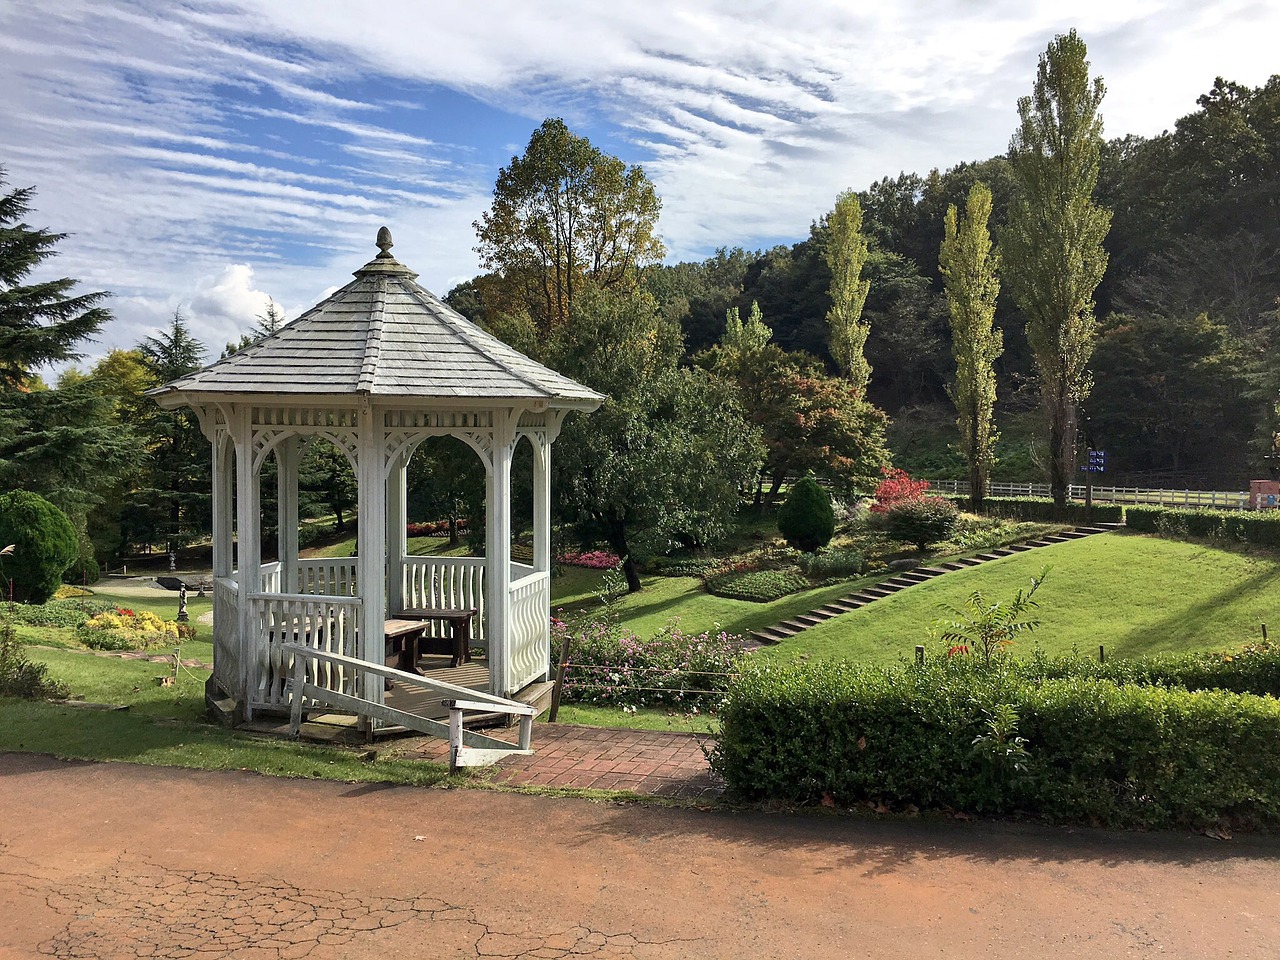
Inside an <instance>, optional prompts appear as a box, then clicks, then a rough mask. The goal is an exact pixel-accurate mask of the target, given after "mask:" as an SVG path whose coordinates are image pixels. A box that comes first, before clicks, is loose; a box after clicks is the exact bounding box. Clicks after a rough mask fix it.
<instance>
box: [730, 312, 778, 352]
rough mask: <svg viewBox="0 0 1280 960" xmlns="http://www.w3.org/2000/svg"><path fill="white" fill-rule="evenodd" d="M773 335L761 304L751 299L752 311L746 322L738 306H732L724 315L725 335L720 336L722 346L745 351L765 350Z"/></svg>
mask: <svg viewBox="0 0 1280 960" xmlns="http://www.w3.org/2000/svg"><path fill="white" fill-rule="evenodd" d="M772 337H773V331H772V330H770V329H769V325H768V324H766V323H765V322H764V314H763V313H762V312H761V310H760V304H759V303H757V302H756V301H755V300H752V301H751V313H749V314H748V315H747V320H746V322H745V323H744V322H743V320H742V316H741V315H740V314H739V313H738V308H737V307H730V308H729V309H728V310H726V311H725V315H724V336H723V337H721V338H720V344H721V346H724V347H727V348H730V349H734V350H744V351H748V352H750V351H758V350H763V349H764V345H765V344H766V343H768V342H769V340H770V339H771V338H772Z"/></svg>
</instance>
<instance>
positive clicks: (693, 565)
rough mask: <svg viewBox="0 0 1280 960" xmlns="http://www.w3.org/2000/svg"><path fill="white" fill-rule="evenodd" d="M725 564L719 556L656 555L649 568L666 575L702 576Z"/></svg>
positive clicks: (653, 571)
mask: <svg viewBox="0 0 1280 960" xmlns="http://www.w3.org/2000/svg"><path fill="white" fill-rule="evenodd" d="M725 566H726V561H724V560H722V559H720V558H719V557H654V558H653V559H652V560H650V561H649V566H648V569H649V571H650V572H652V573H656V574H659V575H660V576H664V577H702V576H706V575H707V574H708V573H714V572H715V571H717V570H722V569H724V567H725Z"/></svg>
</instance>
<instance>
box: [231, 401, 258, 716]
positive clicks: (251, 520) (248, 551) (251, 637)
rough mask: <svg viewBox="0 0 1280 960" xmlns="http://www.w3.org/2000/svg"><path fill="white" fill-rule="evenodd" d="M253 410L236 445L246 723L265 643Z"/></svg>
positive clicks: (241, 422)
mask: <svg viewBox="0 0 1280 960" xmlns="http://www.w3.org/2000/svg"><path fill="white" fill-rule="evenodd" d="M252 413H253V411H252V410H251V409H248V408H246V409H244V410H240V411H238V414H239V415H238V417H237V423H236V431H235V445H236V540H237V542H238V545H239V561H240V563H239V569H240V578H239V594H240V670H241V676H242V678H243V689H244V698H245V719H246V720H252V719H253V708H252V706H251V704H252V701H253V697H254V693H255V691H256V690H257V688H258V672H259V671H260V670H261V669H262V665H261V663H260V654H261V653H262V651H261V650H260V649H259V648H260V646H261V644H262V643H263V642H264V641H263V638H262V636H261V635H260V631H259V630H258V622H257V616H256V614H257V611H256V610H255V609H254V607H253V603H252V601H251V600H250V599H249V597H250V595H252V594H255V593H258V592H259V590H260V586H261V585H260V583H259V581H260V579H261V572H260V568H261V566H262V523H261V507H260V506H259V501H260V499H261V494H260V491H259V488H258V476H257V474H256V473H255V472H254V469H253V424H252Z"/></svg>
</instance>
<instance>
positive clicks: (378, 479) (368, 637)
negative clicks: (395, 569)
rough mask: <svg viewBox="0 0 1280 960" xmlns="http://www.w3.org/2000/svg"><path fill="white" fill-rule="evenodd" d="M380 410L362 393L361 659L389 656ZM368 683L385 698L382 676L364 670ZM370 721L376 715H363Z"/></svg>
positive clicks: (368, 694)
mask: <svg viewBox="0 0 1280 960" xmlns="http://www.w3.org/2000/svg"><path fill="white" fill-rule="evenodd" d="M384 433H385V431H384V429H383V426H382V412H381V411H380V410H375V409H373V408H372V405H371V404H370V403H369V400H368V398H367V397H366V398H364V399H363V400H362V401H361V404H360V428H359V456H358V457H357V469H356V478H357V481H358V483H359V491H360V492H359V517H360V522H359V534H358V535H357V537H356V544H357V548H356V554H357V556H356V584H357V588H358V593H359V596H360V599H361V600H362V602H363V609H362V615H361V617H360V659H361V660H367V661H370V662H373V663H383V662H385V660H386V650H385V648H384V637H385V636H386V630H385V621H386V602H387V598H386V584H387V565H386V549H387V547H386V543H385V541H384V539H383V534H384V533H385V532H386V524H385V522H384V519H383V518H385V517H386V515H387V506H386V503H387V485H386V476H385V474H384V473H383V469H382V464H383V459H384V454H383V441H384V436H383V434H384ZM362 682H363V683H364V689H363V690H362V691H361V692H360V696H362V697H364V699H366V700H372V701H373V702H374V703H382V702H383V697H382V679H381V678H380V677H374V676H369V675H367V674H365V675H362ZM361 722H362V724H365V725H366V729H368V726H367V725H368V724H370V723H371V722H372V721H371V720H369V719H367V718H366V719H362V721H361Z"/></svg>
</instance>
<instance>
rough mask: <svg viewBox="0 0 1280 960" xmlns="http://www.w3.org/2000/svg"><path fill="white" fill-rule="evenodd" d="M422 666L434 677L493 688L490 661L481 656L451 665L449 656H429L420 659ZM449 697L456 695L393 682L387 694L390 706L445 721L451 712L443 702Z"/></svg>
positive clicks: (434, 678)
mask: <svg viewBox="0 0 1280 960" xmlns="http://www.w3.org/2000/svg"><path fill="white" fill-rule="evenodd" d="M418 669H419V670H421V671H422V672H423V674H424V675H425V676H428V677H430V678H431V679H432V680H443V681H444V682H445V683H454V684H457V685H458V686H461V687H467V688H468V689H471V690H480V691H482V692H488V690H489V661H488V660H485V659H479V658H477V659H475V660H472V661H471V662H470V663H464V664H462V665H460V666H457V667H450V666H449V658H448V657H436V656H426V657H423V658H422V659H420V660H419V661H418ZM445 699H453V698H451V697H450V698H444V697H440V696H437V695H435V694H432V693H429V692H428V691H426V690H423V689H421V688H420V687H410V686H409V685H408V684H406V683H394V684H392V686H391V689H390V690H388V691H387V692H386V695H385V700H386V704H387V706H388V707H395V709H397V710H403V711H405V712H406V713H416V714H417V715H418V716H420V717H428V718H430V719H432V720H443V719H446V718H447V717H448V716H449V711H448V710H446V709H445V708H444V707H443V706H442V705H441V704H442V702H443V701H444V700H445Z"/></svg>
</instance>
